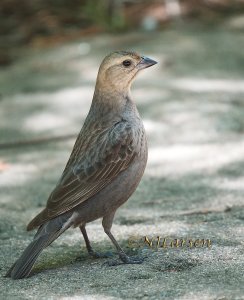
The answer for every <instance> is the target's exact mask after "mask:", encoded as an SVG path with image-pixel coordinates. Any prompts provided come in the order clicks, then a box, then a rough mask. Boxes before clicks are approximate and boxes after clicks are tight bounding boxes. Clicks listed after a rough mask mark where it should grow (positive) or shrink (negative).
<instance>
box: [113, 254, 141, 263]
mask: <svg viewBox="0 0 244 300" xmlns="http://www.w3.org/2000/svg"><path fill="white" fill-rule="evenodd" d="M119 258H120V259H121V260H122V262H123V263H124V264H141V263H143V261H144V258H143V257H138V256H134V257H130V256H128V255H126V254H125V253H120V254H119Z"/></svg>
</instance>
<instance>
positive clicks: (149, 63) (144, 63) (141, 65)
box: [136, 56, 157, 70]
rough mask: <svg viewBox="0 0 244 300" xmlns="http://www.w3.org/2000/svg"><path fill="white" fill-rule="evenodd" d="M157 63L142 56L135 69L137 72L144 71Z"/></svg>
mask: <svg viewBox="0 0 244 300" xmlns="http://www.w3.org/2000/svg"><path fill="white" fill-rule="evenodd" d="M156 64H157V62H156V61H155V60H153V59H151V58H149V57H145V56H142V57H141V61H140V62H139V64H137V66H136V67H137V68H138V69H139V70H142V69H146V68H149V67H151V66H153V65H156Z"/></svg>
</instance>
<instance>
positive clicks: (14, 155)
mask: <svg viewBox="0 0 244 300" xmlns="http://www.w3.org/2000/svg"><path fill="white" fill-rule="evenodd" d="M243 46H244V39H243V35H242V34H241V33H240V32H235V31H230V30H228V28H216V29H215V30H212V29H210V28H202V27H199V26H198V25H194V24H192V25H191V26H186V25H184V24H181V26H178V27H177V26H176V27H175V28H172V29H168V30H166V31H164V32H159V33H154V34H150V36H145V34H142V33H132V34H130V35H121V36H120V37H116V36H114V37H113V36H105V35H104V36H99V37H98V38H97V39H89V38H86V39H85V40H82V41H77V42H76V43H71V44H67V45H64V46H62V47H59V48H56V49H49V50H45V51H37V50H28V53H26V54H25V55H23V57H22V59H20V60H19V61H18V62H16V64H15V65H13V66H11V67H10V68H6V69H5V70H2V71H1V74H0V75H1V86H3V89H2V91H1V96H2V97H1V102H0V105H1V111H0V116H1V118H0V124H1V126H0V135H1V143H4V142H8V141H19V140H23V139H32V138H34V139H39V138H42V137H46V136H56V135H62V134H69V133H72V134H78V132H79V130H80V128H81V126H82V123H83V121H84V118H85V116H86V114H87V112H88V109H89V105H90V102H91V98H92V94H93V86H94V83H95V77H96V72H97V68H98V65H99V63H100V60H101V58H102V57H103V56H104V55H105V54H107V52H109V51H110V50H111V51H112V50H115V49H121V48H125V47H126V48H127V49H135V50H138V51H139V52H140V53H143V54H145V55H148V56H151V57H153V58H155V59H157V60H158V61H159V62H160V64H159V65H158V67H157V68H155V69H154V70H150V71H148V72H145V73H144V74H142V75H141V77H140V79H139V78H138V80H137V82H136V83H135V86H134V88H133V95H134V98H135V99H136V102H137V104H138V108H139V110H140V113H141V115H142V117H143V119H144V123H145V127H146V130H147V134H148V139H149V149H150V150H149V161H148V166H147V169H146V172H145V175H144V177H143V180H142V182H141V184H140V185H139V187H138V189H137V191H136V193H135V194H134V195H133V196H132V197H131V199H130V200H129V201H128V202H127V203H126V204H125V205H124V206H122V207H121V209H120V210H118V212H117V215H116V218H115V223H114V226H113V232H114V234H115V235H116V237H117V238H118V241H119V243H120V244H121V245H122V247H123V248H124V249H125V250H126V252H127V253H128V254H131V255H139V256H143V257H145V261H144V263H143V264H141V265H120V266H116V267H108V265H106V261H107V260H106V259H97V260H95V259H91V258H89V256H88V254H87V253H86V250H85V246H84V242H83V240H82V238H81V234H80V233H79V230H69V231H68V232H66V233H64V234H63V235H62V236H61V237H60V238H59V239H58V240H57V241H55V242H54V243H53V244H52V245H51V246H50V247H48V249H46V250H45V251H44V252H43V254H42V255H41V256H40V258H39V260H38V264H37V265H36V267H35V269H34V273H35V276H32V277H30V278H28V279H25V280H20V281H12V280H10V279H6V278H1V280H0V285H1V295H2V296H3V297H4V299H81V298H82V299H115V298H116V299H125V298H127V299H241V298H242V297H243V296H242V295H243V292H244V291H243V282H241V281H242V278H243V277H242V272H243V254H244V253H243V232H244V227H243V210H244V209H243V207H244V206H243V198H244V187H243V186H244V185H243V181H244V171H243V170H244V168H243V167H244V138H243V132H244V123H243V120H244V109H243V106H244V102H243V93H244V88H243V86H244V81H243V79H242V78H243V75H244V74H243V68H242V67H241V66H242V65H243V60H244V56H243V51H242V50H241V49H243ZM82 47H83V48H82ZM84 47H86V49H87V52H86V54H85V55H84V51H83V52H82V51H81V50H82V49H84ZM13 83H14V84H13ZM73 143H74V139H69V140H64V141H60V142H57V141H56V142H53V143H40V144H36V145H33V146H28V147H27V146H26V147H16V148H12V149H2V150H0V151H1V152H0V168H1V171H0V172H1V173H0V177H1V180H0V186H1V197H0V206H1V211H0V238H1V248H0V250H1V252H0V255H1V264H0V272H1V275H3V274H4V273H5V272H6V270H7V269H8V267H9V266H10V265H11V264H12V263H13V261H14V260H15V259H16V258H18V256H19V254H20V253H21V251H22V250H23V249H24V248H25V247H26V245H27V244H28V243H29V242H30V241H31V239H32V236H33V233H32V232H31V233H27V232H26V231H25V225H26V224H27V223H28V222H29V220H30V219H31V218H32V217H34V216H35V214H36V213H38V212H39V211H40V210H41V209H42V208H43V206H44V205H45V202H46V199H47V197H48V195H49V193H50V192H51V190H52V189H53V187H54V186H55V184H56V182H57V180H58V178H59V176H60V174H61V172H62V170H63V168H64V166H65V163H66V161H67V159H68V157H69V154H70V151H71V149H72V146H73ZM88 234H89V235H90V236H91V240H92V242H93V244H94V248H95V249H96V250H97V251H101V252H106V251H112V252H114V249H113V247H112V245H111V243H110V241H109V240H108V238H107V237H106V235H105V234H104V232H103V230H102V226H101V220H97V221H95V222H93V223H91V224H89V225H88ZM145 236H148V237H149V238H150V239H152V238H153V239H156V238H157V236H160V237H162V238H167V239H168V240H171V239H175V238H181V239H194V240H195V239H210V240H211V242H212V246H211V247H209V248H208V247H178V248H176V247H171V246H170V245H168V246H167V247H165V248H162V247H161V248H158V249H157V248H153V249H152V248H150V247H149V246H148V245H147V244H145V243H144V242H143V240H144V237H145ZM130 241H136V243H134V244H133V245H134V246H133V247H132V246H131V244H130ZM77 258H79V259H77ZM113 259H116V254H115V252H114V257H113Z"/></svg>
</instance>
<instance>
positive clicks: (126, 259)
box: [104, 253, 144, 267]
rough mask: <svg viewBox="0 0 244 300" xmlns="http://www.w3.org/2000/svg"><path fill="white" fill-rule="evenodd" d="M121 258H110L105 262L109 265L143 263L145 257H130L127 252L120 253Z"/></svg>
mask: <svg viewBox="0 0 244 300" xmlns="http://www.w3.org/2000/svg"><path fill="white" fill-rule="evenodd" d="M119 258H120V260H119V261H118V260H110V261H107V262H105V263H104V265H105V264H106V265H108V266H109V267H112V266H118V265H124V264H141V263H143V261H144V258H143V257H135V256H134V257H130V256H128V255H126V254H125V253H119Z"/></svg>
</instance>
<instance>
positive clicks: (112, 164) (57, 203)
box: [42, 121, 140, 219]
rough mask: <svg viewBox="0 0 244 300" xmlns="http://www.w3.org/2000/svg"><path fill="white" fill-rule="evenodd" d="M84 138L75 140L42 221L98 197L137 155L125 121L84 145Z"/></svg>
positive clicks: (130, 130)
mask: <svg viewBox="0 0 244 300" xmlns="http://www.w3.org/2000/svg"><path fill="white" fill-rule="evenodd" d="M83 136H84V135H80V136H79V137H78V139H77V141H76V144H75V146H74V149H73V152H72V154H71V158H70V160H69V162H68V165H67V166H66V168H65V170H64V173H63V175H62V177H61V180H60V182H59V184H58V185H57V186H56V188H55V189H54V190H53V192H52V193H51V195H50V197H49V199H48V202H47V207H46V209H45V210H44V211H45V215H44V216H42V217H44V219H51V218H53V217H56V216H58V215H60V214H62V213H64V212H66V211H69V210H70V209H72V208H73V207H75V206H77V205H79V204H80V203H82V202H84V201H86V200H87V199H89V198H90V197H92V196H93V195H95V194H96V193H98V192H99V191H100V190H101V189H103V188H104V187H105V186H106V185H108V184H109V183H110V182H111V181H112V180H113V179H114V178H115V177H116V176H117V175H118V174H119V173H120V172H122V171H123V170H125V169H126V168H127V167H128V166H129V165H130V164H131V162H132V160H133V159H134V157H135V155H136V154H137V153H138V152H139V151H140V149H139V145H138V142H136V140H137V138H136V136H137V133H135V132H133V129H132V127H131V125H130V124H129V123H128V122H126V121H120V122H118V123H116V124H115V125H114V126H113V127H111V128H110V129H109V130H104V131H103V132H100V134H92V136H91V137H88V138H87V140H86V141H84V140H83V138H82V137H83Z"/></svg>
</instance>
